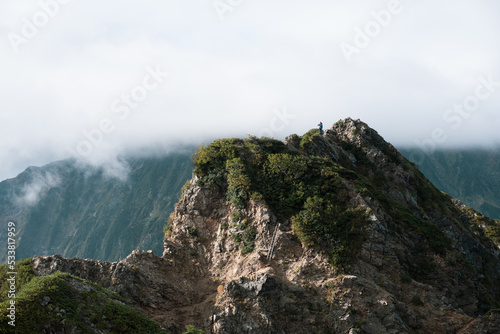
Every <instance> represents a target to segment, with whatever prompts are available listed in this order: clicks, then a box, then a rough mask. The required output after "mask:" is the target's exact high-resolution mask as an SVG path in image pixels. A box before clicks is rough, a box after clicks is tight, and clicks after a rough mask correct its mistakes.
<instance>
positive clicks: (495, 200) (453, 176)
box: [400, 148, 500, 219]
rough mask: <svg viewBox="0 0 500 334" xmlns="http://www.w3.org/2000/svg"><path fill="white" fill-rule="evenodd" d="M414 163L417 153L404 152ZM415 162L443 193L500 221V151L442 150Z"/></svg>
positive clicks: (407, 150) (403, 150) (421, 156)
mask: <svg viewBox="0 0 500 334" xmlns="http://www.w3.org/2000/svg"><path fill="white" fill-rule="evenodd" d="M400 152H401V153H402V154H403V155H405V156H406V157H407V158H408V159H410V160H412V156H413V150H411V149H400ZM414 156H415V157H417V156H418V157H419V159H418V160H415V161H414V162H415V163H417V164H418V166H419V168H420V170H421V171H422V172H423V173H424V174H425V176H426V177H428V178H429V180H430V181H431V182H432V183H433V184H434V185H435V186H436V187H438V188H439V189H441V190H442V191H444V192H446V193H448V194H450V195H451V196H453V197H455V198H459V199H460V200H461V201H462V202H464V203H465V204H467V205H469V206H470V207H472V208H474V209H476V210H478V211H480V212H482V213H483V214H485V215H487V216H489V217H491V218H494V219H500V192H499V191H498V189H500V148H496V149H489V150H487V149H481V148H479V149H461V150H460V149H448V150H445V149H439V150H435V151H434V152H432V153H431V154H419V155H417V154H415V155H414Z"/></svg>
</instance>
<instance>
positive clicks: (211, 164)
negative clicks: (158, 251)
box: [0, 119, 500, 334]
mask: <svg viewBox="0 0 500 334" xmlns="http://www.w3.org/2000/svg"><path fill="white" fill-rule="evenodd" d="M193 162H194V166H195V170H194V177H193V179H192V180H191V181H190V182H189V183H187V184H186V186H185V187H184V189H183V192H182V196H181V199H180V200H179V202H178V203H177V205H176V207H175V211H174V212H173V213H172V215H171V217H170V219H169V222H168V223H167V225H166V227H165V229H164V233H165V239H164V252H163V256H162V257H158V256H156V255H154V254H153V253H152V252H144V251H136V252H133V253H132V254H131V255H129V256H128V257H127V258H125V259H123V260H121V261H119V262H113V263H112V262H103V261H96V260H88V259H86V260H83V259H79V258H71V259H66V258H63V257H61V256H57V255H56V256H48V257H37V258H33V259H31V260H29V261H24V262H23V263H20V264H18V268H19V269H18V270H19V271H23V272H24V273H25V274H24V275H22V277H24V278H25V279H24V281H23V282H19V283H20V284H19V286H18V292H19V298H18V300H17V304H18V310H19V312H18V314H17V321H18V326H19V327H18V328H27V329H26V331H24V333H30V331H31V330H33V331H31V332H32V333H162V332H163V333H202V332H203V333H217V334H222V333H269V334H271V333H273V334H275V333H350V334H354V333H369V334H375V333H460V334H465V333H500V309H499V308H500V284H499V282H500V249H499V246H500V223H499V222H498V221H495V220H492V219H489V218H487V217H485V216H483V215H482V214H480V213H479V212H477V211H474V210H472V209H471V208H469V207H467V206H465V205H464V204H463V203H461V202H460V201H458V200H455V199H453V198H451V197H450V196H448V195H446V194H445V193H442V192H440V191H439V190H437V189H436V188H435V187H434V186H433V185H432V184H431V183H430V182H429V181H428V180H427V179H426V178H425V177H424V176H423V175H422V173H421V172H420V171H419V170H418V168H417V167H416V166H415V165H414V164H412V163H410V162H409V161H408V160H406V159H405V158H404V157H403V156H402V155H401V154H399V152H398V151H397V150H396V149H395V148H394V147H393V146H392V145H391V144H389V143H387V142H386V141H385V140H384V139H383V138H382V137H381V136H380V135H379V134H378V133H377V132H376V131H375V130H373V129H371V128H370V127H369V126H368V125H366V124H365V123H363V122H361V121H359V120H352V119H346V120H342V121H339V122H337V123H336V124H334V125H333V126H332V127H331V128H330V129H327V130H326V131H324V133H322V134H319V132H318V130H316V129H313V130H311V131H309V132H307V133H306V134H304V135H303V136H298V135H292V136H289V137H288V138H287V139H286V140H285V142H281V141H277V140H274V139H270V138H260V139H258V138H255V137H250V138H247V139H220V140H216V141H214V142H213V143H211V144H210V145H208V146H202V147H200V148H199V149H198V151H197V152H196V153H195V154H194V156H193ZM158 233H161V232H160V231H158ZM4 269H5V268H4ZM2 274H5V270H4V271H3V272H2ZM51 278H52V281H51V282H52V284H53V285H56V286H57V284H62V285H63V286H66V287H67V289H68V291H69V292H68V294H67V295H66V296H65V298H63V297H64V296H59V295H57V294H56V295H54V291H55V290H50V289H44V288H43V287H44V286H45V285H43V284H41V283H39V282H40V280H42V279H44V280H46V281H47V280H50V279H51ZM56 279H57V281H56ZM37 282H38V285H35V283H37ZM58 282H59V283H58ZM36 286H41V287H40V288H38V289H36V288H35V287H36ZM29 289H31V290H29ZM23 290H25V291H26V292H23ZM56 290H57V289H56ZM28 292H30V293H28ZM35 292H36V293H35ZM33 296H35V297H33ZM89 296H94V297H95V298H97V300H99V301H100V302H99V303H97V304H96V305H97V306H95V308H97V309H95V310H92V307H93V306H92V303H87V304H85V305H87V306H86V307H89V308H90V309H91V310H83V309H82V308H81V307H80V308H79V307H78V303H75V300H77V301H79V303H85V302H86V301H88V298H89ZM4 297H5V296H2V300H4V301H5V300H6V298H4ZM45 297H47V298H45ZM5 303H6V302H4V303H3V304H2V312H4V311H3V310H5V308H4V307H3V306H5V305H6V304H5ZM117 305H119V306H120V307H129V308H127V309H124V308H120V309H119V311H116V312H112V311H110V309H111V310H115V309H116V310H118V306H117ZM62 309H64V310H65V312H64V313H62V312H61V310H62ZM55 310H59V311H55ZM132 310H134V311H135V312H137V313H138V314H136V315H135V317H136V318H134V319H137V320H136V321H127V319H131V317H132V314H134V313H133V312H132ZM23 312H24V313H23ZM26 312H29V314H27V313H26ZM30 315H36V319H39V320H38V321H37V322H36V323H28V320H27V319H28V318H29V317H30ZM124 315H127V316H124ZM142 315H146V316H147V318H145V317H144V318H143V317H142ZM0 320H1V323H2V326H3V328H7V321H8V318H7V313H5V312H4V313H2V314H1V316H0ZM22 326H26V327H22Z"/></svg>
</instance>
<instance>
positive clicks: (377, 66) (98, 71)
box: [0, 0, 500, 179]
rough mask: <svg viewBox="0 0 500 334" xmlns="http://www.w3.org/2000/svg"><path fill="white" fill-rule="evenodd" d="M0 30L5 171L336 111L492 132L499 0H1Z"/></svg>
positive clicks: (432, 130) (452, 130)
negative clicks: (281, 115)
mask: <svg viewBox="0 0 500 334" xmlns="http://www.w3.org/2000/svg"><path fill="white" fill-rule="evenodd" d="M214 5H216V6H214ZM388 13H389V14H388ZM221 17H222V18H223V20H222V19H221ZM30 25H31V26H30ZM30 29H31V30H30ZM0 37H1V38H0V50H1V52H0V73H2V75H1V77H0V101H1V105H0V133H1V136H2V140H1V141H0V159H1V161H2V167H3V168H2V169H1V170H0V179H4V178H6V177H13V176H15V175H16V173H18V172H20V171H21V170H22V169H23V168H24V167H26V166H27V165H31V164H42V163H45V162H48V161H51V160H54V159H60V158H64V157H67V156H70V155H74V154H76V155H83V156H85V157H86V159H87V160H89V161H90V162H91V163H94V164H96V163H100V162H101V161H106V160H111V161H116V160H115V159H114V157H115V156H116V155H117V154H118V153H119V152H122V151H123V150H126V149H137V148H139V147H147V146H149V145H157V144H158V143H161V145H163V146H165V147H167V148H168V147H173V146H175V145H177V144H189V143H198V142H200V141H202V140H206V139H208V138H214V137H228V136H246V135H247V134H254V135H259V134H266V135H269V134H273V135H274V136H275V137H278V138H282V137H284V136H286V135H287V134H290V133H299V134H301V133H304V132H305V131H307V130H308V129H309V128H312V127H315V126H316V124H317V123H318V122H319V121H320V120H321V121H323V123H325V124H326V125H328V124H333V123H334V122H336V121H337V120H338V119H341V118H345V117H352V118H361V119H362V120H363V121H365V122H367V123H368V124H369V125H370V126H372V127H374V128H375V129H377V130H378V131H379V133H380V134H381V135H382V136H384V137H385V138H386V139H387V140H389V141H391V142H392V143H394V144H396V145H417V144H418V143H427V144H428V145H430V143H434V144H435V145H441V146H460V145H461V146H463V145H493V144H499V143H500V132H499V131H498V128H499V126H500V117H499V116H498V110H499V106H500V68H499V63H498V59H500V45H499V44H498V42H497V41H498V40H499V39H500V4H497V3H496V2H492V1H486V0H478V1H466V0H458V1H442V2H439V3H436V2H435V1H429V0H419V1H416V0H414V1H404V0H401V1H397V0H389V1H379V0H376V1H374V0H370V1H368V0H363V1H357V2H346V1H327V0H316V1H309V2H306V1H296V0H287V1H285V0H275V1H272V2H270V1H263V0H252V1H245V0H241V1H229V0H220V1H218V0H217V1H212V0H203V1H202V0H192V1H184V0H172V1H159V0H151V1H146V2H144V1H131V0H128V1H127V0H110V1H106V2H102V1H95V0H87V1H77V0H71V1H70V0H64V1H63V0H40V1H22V2H21V1H16V0H6V1H2V2H0ZM346 45H349V48H348V50H351V51H352V50H355V52H351V53H349V52H348V53H346V51H345V50H346V47H345V46H346ZM16 49H17V52H16ZM346 55H347V56H346ZM154 72H156V77H155V75H154V74H153V73H154ZM167 72H168V74H169V75H168V76H166V75H165V76H163V74H162V73H167ZM488 78H491V80H490V81H491V82H492V83H491V85H490V88H491V89H492V90H493V91H491V94H490V95H489V96H488V97H487V98H484V99H478V103H477V104H474V103H475V101H472V100H470V97H471V96H475V94H476V90H477V87H478V86H479V85H481V82H482V80H488ZM486 89H487V88H486ZM481 92H482V93H484V92H486V90H485V89H482V90H481ZM482 96H484V94H483V95H482ZM468 98H469V100H467V99H468ZM467 101H468V103H469V105H468V110H469V111H468V110H465V111H464V112H462V113H457V112H454V113H451V112H449V111H448V110H450V109H451V110H459V109H456V105H457V104H463V103H465V102H467ZM277 110H278V111H280V110H281V111H283V110H286V114H287V115H289V116H287V118H286V119H285V121H283V120H281V121H280V119H279V118H277V116H276V115H277V114H276V112H277ZM458 118H460V121H459V120H458ZM459 123H460V124H459ZM269 130H271V131H269ZM436 134H439V136H437V135H436ZM436 138H437V139H438V140H435V139H436ZM422 145H423V144H422ZM85 149H87V151H85ZM78 150H80V151H81V152H80V153H78ZM75 152H76V153H75ZM82 152H83V154H81V153H82ZM85 152H87V153H85Z"/></svg>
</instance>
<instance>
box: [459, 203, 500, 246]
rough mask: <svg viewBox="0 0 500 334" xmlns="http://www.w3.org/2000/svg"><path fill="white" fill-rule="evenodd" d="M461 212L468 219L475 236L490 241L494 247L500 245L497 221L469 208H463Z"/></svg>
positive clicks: (499, 222)
mask: <svg viewBox="0 0 500 334" xmlns="http://www.w3.org/2000/svg"><path fill="white" fill-rule="evenodd" d="M462 211H463V212H464V213H465V214H466V215H467V217H468V218H469V220H470V222H471V223H472V228H473V229H474V231H475V232H476V233H477V234H479V235H480V236H481V237H483V238H488V239H490V240H491V241H493V242H494V243H495V245H500V221H499V220H493V219H491V218H488V217H486V216H484V215H483V214H481V213H479V212H478V211H476V210H474V209H472V208H471V207H465V208H464V209H463V210H462Z"/></svg>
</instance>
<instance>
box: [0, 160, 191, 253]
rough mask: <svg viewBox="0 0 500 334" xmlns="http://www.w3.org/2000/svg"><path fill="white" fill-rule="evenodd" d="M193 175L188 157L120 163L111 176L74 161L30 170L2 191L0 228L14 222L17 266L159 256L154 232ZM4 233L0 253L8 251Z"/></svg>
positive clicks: (0, 236) (159, 240)
mask: <svg viewBox="0 0 500 334" xmlns="http://www.w3.org/2000/svg"><path fill="white" fill-rule="evenodd" d="M191 173H192V163H191V153H186V154H184V153H177V154H170V155H168V156H165V157H161V158H160V157H150V158H124V159H122V160H121V164H120V167H119V168H117V167H116V166H115V168H114V170H113V172H112V173H111V172H110V169H106V168H104V167H92V166H88V165H82V164H80V163H79V162H77V161H76V160H72V159H69V160H63V161H58V162H53V163H51V164H48V165H46V166H43V167H29V168H27V169H26V170H25V171H24V172H23V173H21V174H20V175H19V176H17V177H16V178H13V179H9V180H5V181H3V182H1V183H0V220H1V222H2V226H3V225H5V224H7V222H8V221H14V222H16V225H17V231H18V235H17V249H16V254H17V257H18V259H20V258H26V257H31V256H35V255H52V254H62V255H64V256H66V257H73V256H79V257H83V258H93V259H100V260H118V259H120V258H123V257H125V256H127V255H128V254H130V252H131V251H132V250H133V249H136V248H139V249H150V250H153V251H154V252H155V253H156V254H161V252H162V242H163V239H162V236H161V235H160V234H158V231H161V229H162V227H163V225H164V224H165V222H166V220H167V219H168V216H169V214H170V213H171V212H172V211H173V209H174V204H175V203H176V202H177V200H178V197H179V194H180V189H181V187H182V185H183V184H184V183H185V182H186V180H187V179H189V178H190V177H191ZM6 231H7V228H5V229H2V231H1V232H0V247H4V246H5V247H6V242H7V241H6V240H7V237H6ZM5 256H6V253H3V254H1V255H0V260H1V261H4V260H6V258H5Z"/></svg>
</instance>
